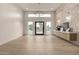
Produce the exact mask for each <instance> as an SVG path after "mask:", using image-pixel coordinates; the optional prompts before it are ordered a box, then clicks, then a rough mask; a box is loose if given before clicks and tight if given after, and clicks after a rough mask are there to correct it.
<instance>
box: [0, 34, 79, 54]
mask: <svg viewBox="0 0 79 59" xmlns="http://www.w3.org/2000/svg"><path fill="white" fill-rule="evenodd" d="M0 54H5V55H7V54H8V55H19V54H20V55H50V54H52V55H53V54H54V55H62V54H79V47H77V46H74V45H72V44H70V43H68V42H66V41H63V40H61V39H59V38H57V37H55V36H51V35H50V36H23V37H21V38H19V39H16V40H14V41H11V42H8V43H6V44H4V45H2V46H0Z"/></svg>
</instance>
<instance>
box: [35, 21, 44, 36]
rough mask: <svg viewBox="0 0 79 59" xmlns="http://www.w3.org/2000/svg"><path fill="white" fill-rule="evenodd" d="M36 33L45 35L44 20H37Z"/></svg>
mask: <svg viewBox="0 0 79 59" xmlns="http://www.w3.org/2000/svg"><path fill="white" fill-rule="evenodd" d="M35 35H44V21H36V22H35Z"/></svg>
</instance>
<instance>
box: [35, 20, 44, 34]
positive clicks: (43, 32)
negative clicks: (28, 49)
mask: <svg viewBox="0 0 79 59" xmlns="http://www.w3.org/2000/svg"><path fill="white" fill-rule="evenodd" d="M36 23H43V33H42V34H37V33H36ZM35 35H44V21H35Z"/></svg>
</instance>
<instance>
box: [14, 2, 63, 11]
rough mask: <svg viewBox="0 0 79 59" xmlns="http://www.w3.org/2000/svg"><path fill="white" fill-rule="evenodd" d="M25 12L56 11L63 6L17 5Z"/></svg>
mask: <svg viewBox="0 0 79 59" xmlns="http://www.w3.org/2000/svg"><path fill="white" fill-rule="evenodd" d="M15 5H17V6H18V7H20V8H21V9H23V10H24V11H56V9H58V8H59V7H60V6H61V5H62V4H59V3H17V4H15Z"/></svg>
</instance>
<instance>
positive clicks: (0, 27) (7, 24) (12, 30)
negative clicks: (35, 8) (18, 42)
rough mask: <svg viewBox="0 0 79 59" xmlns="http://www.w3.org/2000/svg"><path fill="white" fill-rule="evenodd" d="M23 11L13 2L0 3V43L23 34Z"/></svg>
mask: <svg viewBox="0 0 79 59" xmlns="http://www.w3.org/2000/svg"><path fill="white" fill-rule="evenodd" d="M22 33H23V30H22V11H21V10H20V9H19V8H17V7H16V6H15V5H13V4H3V3H2V4H0V45H2V44H4V43H7V42H8V41H11V40H14V39H16V38H18V37H20V36H22Z"/></svg>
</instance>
